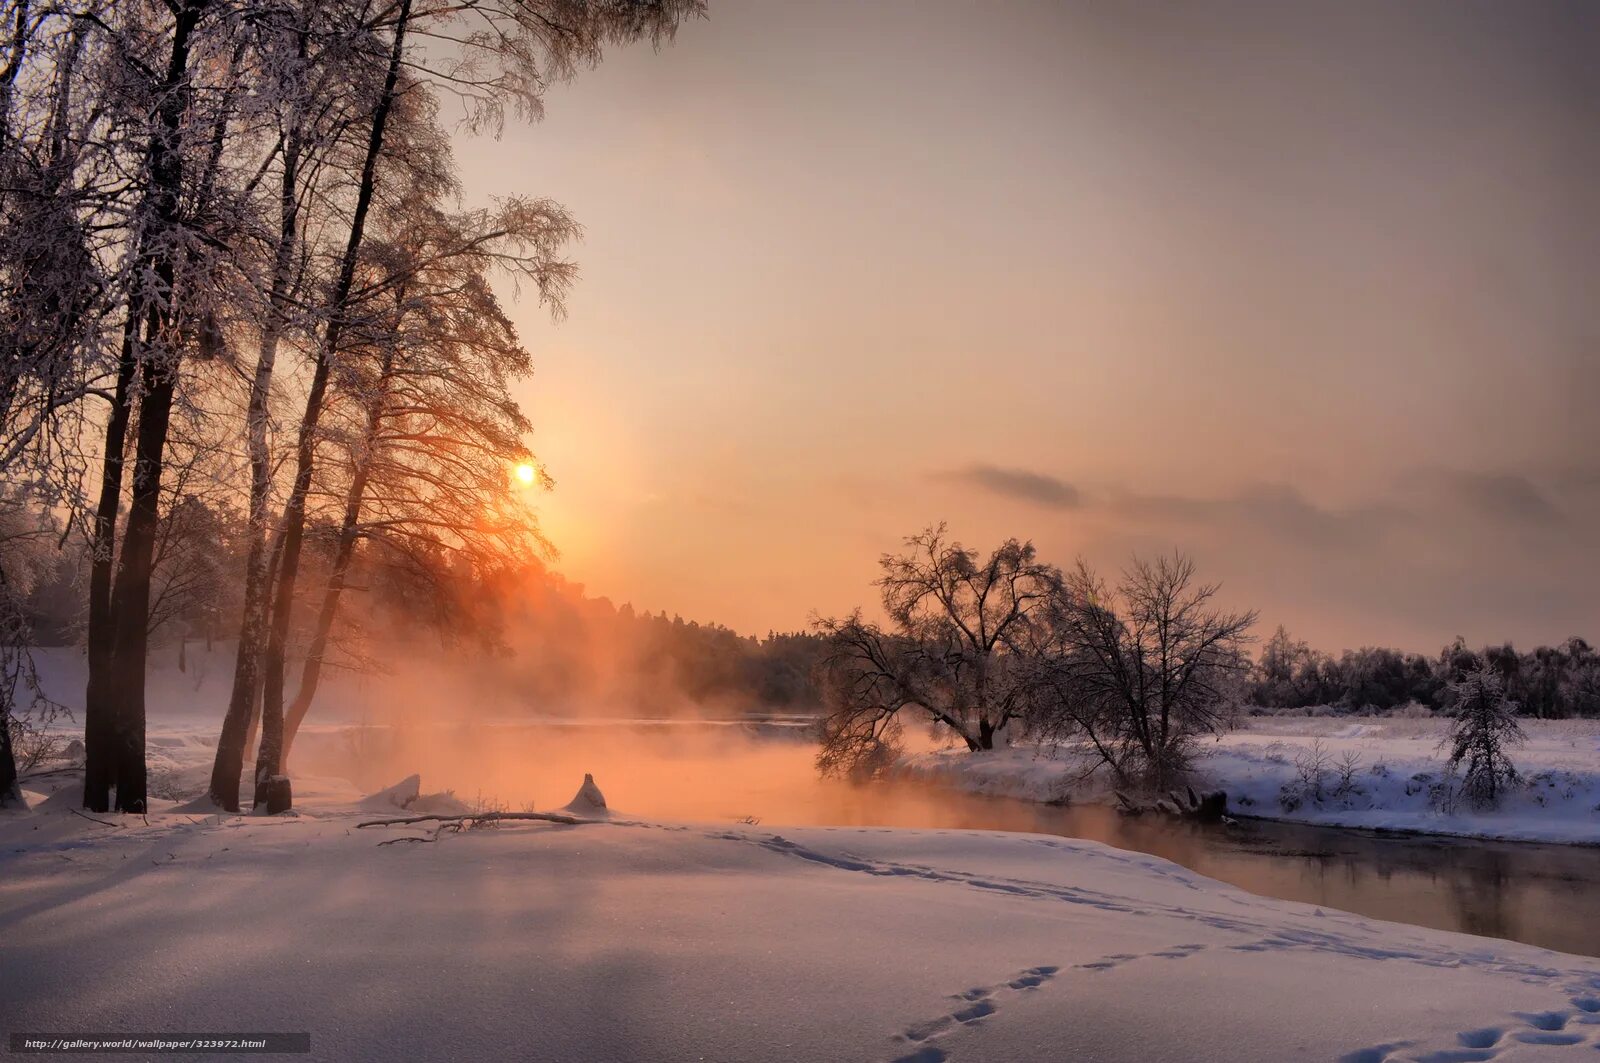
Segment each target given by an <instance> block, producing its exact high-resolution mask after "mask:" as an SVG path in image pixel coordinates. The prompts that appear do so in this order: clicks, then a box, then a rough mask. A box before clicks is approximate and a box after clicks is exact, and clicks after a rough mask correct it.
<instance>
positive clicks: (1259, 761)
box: [902, 716, 1600, 844]
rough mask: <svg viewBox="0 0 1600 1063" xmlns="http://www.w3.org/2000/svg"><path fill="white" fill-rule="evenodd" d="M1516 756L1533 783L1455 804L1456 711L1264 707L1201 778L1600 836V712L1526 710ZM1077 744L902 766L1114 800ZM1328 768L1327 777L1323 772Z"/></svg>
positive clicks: (1371, 824) (1270, 804)
mask: <svg viewBox="0 0 1600 1063" xmlns="http://www.w3.org/2000/svg"><path fill="white" fill-rule="evenodd" d="M1523 728H1524V730H1525V731H1526V732H1527V736H1528V740H1527V742H1526V743H1525V744H1524V745H1523V746H1521V747H1519V748H1517V749H1515V750H1513V752H1512V756H1513V759H1514V760H1515V762H1516V764H1517V767H1518V769H1519V770H1520V771H1521V773H1522V776H1523V783H1522V785H1521V786H1520V787H1518V788H1517V789H1516V790H1515V792H1514V793H1512V794H1511V795H1509V796H1508V797H1507V799H1506V800H1505V801H1504V802H1502V804H1501V806H1500V807H1499V808H1497V809H1494V810H1490V811H1476V810H1473V809H1470V808H1466V807H1463V806H1461V805H1460V804H1459V803H1458V804H1456V805H1455V807H1451V806H1450V803H1449V802H1448V801H1445V800H1442V797H1443V794H1442V790H1441V784H1442V783H1444V782H1445V781H1446V779H1447V767H1446V765H1445V762H1444V761H1445V755H1444V753H1443V752H1442V751H1441V750H1440V748H1439V742H1440V739H1441V737H1442V736H1443V733H1444V721H1442V720H1438V719H1421V720H1413V719H1402V718H1398V717H1383V718H1358V717H1286V716H1280V717H1253V718H1247V719H1246V720H1245V721H1244V725H1243V726H1242V727H1241V728H1240V729H1238V730H1234V731H1230V732H1228V733H1226V734H1224V735H1222V736H1221V737H1220V738H1218V739H1216V740H1214V741H1207V742H1204V743H1203V744H1202V745H1201V755H1200V757H1199V759H1198V760H1197V761H1196V765H1195V767H1196V786H1197V788H1206V789H1221V790H1225V791H1226V792H1227V794H1228V804H1229V808H1230V810H1232V811H1234V812H1237V813H1239V814H1242V815H1250V816H1259V817H1262V818H1267V819H1284V820H1291V821H1295V822H1302V823H1314V824H1320V825H1323V826H1343V827H1363V828H1371V829H1387V830H1407V831H1421V832H1425V833H1435V834H1451V835H1463V836H1472V837H1486V838H1503V839H1510V840H1521V841H1549V842H1568V843H1580V844H1600V721H1596V720H1548V721H1547V720H1525V721H1523ZM1087 767H1089V762H1088V761H1086V760H1085V759H1084V758H1083V757H1082V756H1081V755H1080V754H1079V753H1078V752H1077V751H1074V750H1058V749H1053V748H1044V749H1041V748H1038V747H1034V746H1018V747H1016V748H1012V749H1007V750H999V751H996V752H993V753H984V754H977V755H974V754H969V753H966V752H964V751H953V750H952V751H940V752H934V753H923V754H918V755H915V756H912V757H908V758H906V760H905V761H904V762H903V763H902V769H903V770H905V771H906V772H908V773H910V774H913V775H916V776H919V777H924V778H928V779H930V780H932V781H935V782H938V783H940V784H941V785H946V786H955V787H959V788H961V789H966V790H972V791H974V792H979V793H988V794H999V795H1004V796H1008V797H1022V798H1027V799H1030V800H1037V801H1051V800H1061V799H1063V798H1066V799H1079V800H1082V799H1088V800H1106V799H1109V794H1108V792H1107V791H1106V789H1105V783H1104V781H1103V780H1102V779H1101V778H1100V777H1099V774H1098V773H1097V774H1096V776H1094V777H1093V778H1091V779H1089V780H1087V781H1083V780H1082V779H1081V776H1082V774H1083V772H1084V771H1085V769H1086V768H1087ZM1319 779H1320V782H1319V781H1318V780H1319Z"/></svg>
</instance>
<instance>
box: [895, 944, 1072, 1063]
mask: <svg viewBox="0 0 1600 1063" xmlns="http://www.w3.org/2000/svg"><path fill="white" fill-rule="evenodd" d="M1060 970H1061V968H1060V967H1057V966H1054V965H1049V964H1046V965H1041V966H1038V967H1029V968H1027V969H1025V970H1022V971H1019V972H1017V973H1016V974H1015V975H1013V976H1012V977H1010V978H1008V979H1006V980H1005V981H1003V982H998V983H996V984H994V985H986V986H973V987H972V988H971V989H967V990H963V991H962V992H960V993H953V994H951V996H950V1000H951V1001H952V1002H953V1003H954V1005H955V1006H954V1007H953V1008H952V1009H951V1010H950V1011H949V1012H947V1013H945V1014H943V1015H940V1016H938V1017H937V1018H933V1019H928V1020H926V1021H924V1022H917V1023H912V1024H911V1025H910V1026H908V1027H906V1028H905V1030H904V1031H903V1032H901V1033H899V1034H897V1035H895V1040H896V1041H900V1042H905V1043H910V1044H914V1045H916V1046H917V1047H916V1048H914V1049H913V1050H912V1051H910V1052H908V1053H905V1054H903V1055H899V1056H896V1057H895V1060H894V1063H943V1061H944V1060H947V1059H949V1058H950V1054H949V1053H948V1052H947V1051H945V1050H944V1049H943V1048H942V1047H940V1046H938V1045H935V1044H932V1043H930V1042H932V1041H935V1040H937V1039H939V1038H941V1037H944V1036H946V1035H948V1034H952V1033H955V1032H957V1031H958V1030H960V1029H962V1028H963V1027H968V1026H974V1025H976V1024H977V1023H979V1022H982V1021H983V1020H984V1019H987V1018H988V1017H989V1016H991V1015H993V1014H994V1013H995V1012H997V1011H999V1010H1000V1000H999V999H998V998H1001V997H1003V996H1004V995H1007V994H1014V993H1026V992H1029V991H1031V990H1035V989H1038V988H1039V987H1040V986H1042V985H1044V983H1046V982H1048V981H1049V980H1050V979H1052V978H1054V977H1055V976H1056V974H1057V973H1058V972H1059V971H1060Z"/></svg>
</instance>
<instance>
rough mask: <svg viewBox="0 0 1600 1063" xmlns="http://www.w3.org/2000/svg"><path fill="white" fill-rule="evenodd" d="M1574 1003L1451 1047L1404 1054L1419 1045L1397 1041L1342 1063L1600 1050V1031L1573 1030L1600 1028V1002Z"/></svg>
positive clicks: (1464, 1060) (1455, 1061)
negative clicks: (1514, 1050)
mask: <svg viewBox="0 0 1600 1063" xmlns="http://www.w3.org/2000/svg"><path fill="white" fill-rule="evenodd" d="M1571 1004H1572V1010H1570V1011H1568V1010H1554V1011H1518V1012H1513V1013H1512V1017H1513V1018H1514V1019H1516V1020H1517V1024H1516V1025H1506V1026H1485V1027H1482V1028H1480V1029H1476V1030H1463V1031H1462V1032H1460V1033H1458V1034H1456V1044H1455V1045H1454V1046H1453V1047H1450V1048H1441V1049H1438V1050H1436V1051H1423V1052H1417V1053H1406V1054H1401V1053H1402V1052H1403V1050H1405V1049H1409V1048H1411V1047H1412V1046H1414V1045H1415V1044H1416V1042H1415V1041H1393V1042H1390V1043H1388V1044H1382V1045H1373V1046H1372V1047H1371V1048H1362V1049H1358V1050H1357V1051H1354V1052H1350V1053H1348V1054H1346V1055H1344V1056H1341V1057H1340V1060H1339V1063H1398V1061H1400V1060H1406V1061H1414V1063H1482V1061H1485V1060H1492V1059H1495V1058H1496V1057H1498V1056H1499V1055H1500V1053H1501V1052H1503V1051H1505V1050H1506V1049H1507V1048H1511V1047H1514V1046H1516V1045H1538V1046H1540V1047H1546V1048H1561V1047H1566V1046H1572V1045H1585V1044H1587V1045H1590V1046H1591V1047H1594V1048H1600V1029H1597V1030H1596V1031H1595V1032H1592V1033H1591V1032H1589V1031H1587V1030H1574V1029H1571V1028H1570V1027H1574V1026H1592V1027H1600V999H1597V998H1595V997H1592V996H1587V995H1583V994H1579V995H1575V996H1573V997H1572V998H1571Z"/></svg>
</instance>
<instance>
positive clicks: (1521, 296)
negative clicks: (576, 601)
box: [458, 0, 1600, 650]
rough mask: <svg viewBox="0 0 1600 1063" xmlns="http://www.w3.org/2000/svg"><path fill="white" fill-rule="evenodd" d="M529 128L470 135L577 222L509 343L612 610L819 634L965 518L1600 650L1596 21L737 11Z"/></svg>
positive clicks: (1505, 7) (1203, 6)
mask: <svg viewBox="0 0 1600 1063" xmlns="http://www.w3.org/2000/svg"><path fill="white" fill-rule="evenodd" d="M547 106H548V116H547V118H546V119H545V120H544V121H543V122H542V123H540V124H538V125H536V126H516V125H510V124H508V126H507V129H506V132H505V135H504V136H503V137H502V138H501V139H500V140H498V141H495V140H486V139H469V138H465V137H462V138H459V139H458V151H459V153H460V156H461V160H462V162H463V164H464V167H463V168H464V170H465V173H466V182H467V188H468V191H469V196H470V197H471V198H473V199H477V198H481V197H483V196H488V195H505V194H510V193H524V194H533V195H545V196H550V197H552V198H555V199H557V200H559V201H561V202H562V203H564V204H565V205H566V206H568V207H569V208H571V209H572V210H573V211H574V212H575V213H576V214H577V216H578V217H579V219H580V220H581V221H582V222H583V223H584V225H585V227H586V230H587V235H586V239H585V241H584V243H583V244H582V246H581V247H579V248H578V249H577V253H576V257H577V258H578V259H579V261H580V262H581V264H582V268H583V275H582V279H581V280H580V282H579V286H578V288H577V290H576V291H575V293H574V294H573V297H572V299H571V303H570V316H569V318H568V320H567V321H566V322H564V323H562V324H560V325H558V326H552V325H550V324H549V323H548V322H547V321H546V320H545V319H544V318H543V316H542V315H541V313H540V312H539V311H538V309H537V308H536V307H535V306H533V305H532V303H531V302H524V303H522V304H520V305H519V306H518V307H517V308H516V314H515V316H516V318H517V320H518V321H519V322H520V324H521V326H522V328H523V330H524V336H525V338H526V340H527V341H528V342H529V345H530V346H531V348H532V349H533V351H534V354H535V359H536V362H537V365H538V366H539V372H538V375H537V377H536V378H535V380H534V382H533V383H532V384H531V385H530V387H529V389H528V391H527V399H528V404H529V406H530V408H531V411H532V413H533V416H534V420H535V422H536V424H537V426H538V428H537V433H536V436H535V440H534V443H535V449H536V450H537V452H538V453H539V454H540V455H541V456H542V457H543V458H544V459H545V461H546V462H547V463H548V464H549V465H550V468H551V471H552V472H553V474H554V475H555V477H556V480H557V489H556V490H555V492H554V493H552V494H551V495H550V496H549V497H548V500H547V502H546V504H545V505H544V507H543V509H544V519H545V522H546V530H547V531H548V533H549V534H550V536H551V537H552V539H553V540H554V541H555V542H556V544H557V545H558V547H559V548H560V549H561V551H562V558H561V561H560V563H559V567H560V568H561V569H562V570H563V571H564V572H566V573H567V574H569V575H570V576H572V577H573V578H575V579H578V580H580V581H582V582H585V583H586V584H587V585H588V586H589V588H590V590H591V593H595V594H604V595H608V596H610V597H612V598H613V599H615V600H617V601H618V602H621V601H625V600H628V601H632V602H633V603H635V605H636V606H638V607H641V608H648V609H651V610H656V609H665V610H667V611H668V612H669V613H673V612H678V613H682V614H683V615H684V616H685V617H686V618H694V619H700V620H718V621H721V622H723V623H726V624H728V625H730V626H733V627H735V628H738V629H741V630H745V631H759V632H765V631H766V630H767V629H768V628H779V629H783V628H795V627H799V626H802V625H804V624H805V622H806V620H807V617H808V614H809V613H811V612H812V611H813V610H818V611H821V612H824V613H830V612H840V611H844V610H847V609H848V608H850V607H851V606H852V605H854V604H857V603H863V602H868V601H870V600H871V599H872V588H871V587H870V586H869V583H870V581H871V580H872V578H873V577H874V575H875V571H876V559H877V557H878V555H879V554H880V553H881V552H883V551H884V550H887V549H891V548H893V547H894V546H895V545H896V544H897V542H898V540H899V539H900V538H901V537H903V536H904V535H906V534H909V533H911V532H913V531H916V530H918V529H919V528H921V527H923V526H924V525H926V524H928V523H930V522H933V521H937V520H947V521H948V522H949V523H950V526H951V529H952V531H953V532H954V533H955V534H956V535H957V536H958V537H960V538H961V539H963V540H964V541H967V542H968V543H970V544H973V545H982V546H985V547H987V546H990V545H992V544H993V543H995V542H996V541H998V540H999V539H1001V538H1004V537H1006V536H1017V537H1019V538H1032V539H1033V540H1034V541H1035V542H1036V543H1037V544H1038V545H1039V547H1040V549H1041V552H1042V553H1043V554H1044V555H1045V556H1046V557H1047V558H1050V559H1053V560H1057V561H1059V562H1061V563H1063V564H1065V563H1067V562H1070V561H1071V560H1072V558H1073V557H1074V556H1075V555H1077V554H1080V553H1081V554H1083V555H1085V556H1087V557H1088V558H1089V559H1091V560H1092V561H1094V562H1096V563H1098V564H1101V565H1104V566H1106V567H1108V568H1113V569H1114V568H1116V567H1119V566H1120V565H1121V564H1122V563H1123V562H1124V561H1125V559H1126V558H1127V556H1128V555H1129V553H1130V552H1132V551H1139V552H1141V553H1148V552H1154V551H1159V550H1167V549H1171V548H1173V547H1180V548H1182V549H1184V550H1187V551H1189V552H1191V553H1193V554H1194V555H1195V556H1196V558H1197V560H1198V561H1199V563H1200V566H1201V570H1202V572H1203V573H1205V574H1207V575H1209V576H1211V577H1214V578H1216V579H1219V580H1221V581H1222V582H1223V584H1224V588H1225V594H1226V595H1227V597H1228V598H1229V600H1230V601H1231V602H1232V603H1234V604H1238V605H1243V606H1251V607H1255V608H1259V609H1260V610H1261V613H1262V620H1263V627H1264V629H1265V631H1270V629H1271V627H1272V626H1273V625H1275V624H1277V623H1279V622H1281V623H1284V624H1286V625H1288V627H1289V628H1290V629H1291V631H1293V632H1294V633H1296V634H1297V635H1300V636H1301V637H1305V638H1308V639H1310V640H1311V641H1313V642H1314V643H1316V644H1319V645H1322V646H1324V647H1325V648H1329V649H1337V648H1339V647H1343V646H1346V645H1360V644H1375V643H1382V644H1397V645H1401V646H1405V647H1408V648H1415V649H1424V650H1433V649H1436V648H1437V647H1438V646H1439V645H1440V644H1441V643H1442V642H1443V641H1445V640H1447V639H1448V638H1450V637H1451V636H1453V635H1455V634H1457V633H1461V634H1464V635H1466V636H1467V637H1468V638H1469V639H1471V640H1473V641H1478V640H1487V639H1507V638H1509V639H1513V640H1515V641H1517V642H1518V643H1521V644H1531V643H1533V642H1536V641H1548V640H1556V639H1560V638H1563V637H1565V636H1567V635H1569V634H1573V633H1577V632H1582V633H1584V634H1586V635H1588V636H1589V637H1591V639H1596V640H1600V420H1597V417H1600V411H1597V406H1600V206H1597V196H1600V5H1596V4H1593V3H1586V2H1581V0H1572V2H1570V3H1562V4H1556V3H1540V2H1534V0H1517V2H1514V3H1505V2H1495V3H1467V2H1462V0H1436V2H1426V3H1417V2H1406V3H1398V2H1391V0H1382V2H1378V0H1373V2H1349V0H1329V2H1320V3H1305V2H1293V3H1285V2H1279V0H1262V2H1259V3H1186V4H1171V3H1164V2H1163V3H1126V2H1119V3H1095V2H1087V0H1085V2H1082V3H1073V4H1064V3H1040V4H1020V3H1019V4H1010V3H996V2H977V0H969V2H935V0H917V2H910V0H907V2H862V0H810V2H807V3H780V2H776V0H772V2H765V0H763V2H752V0H744V2H741V0H713V10H712V12H711V17H710V19H709V20H708V21H705V22H698V23H694V24H690V25H688V26H686V27H685V28H684V29H683V31H682V32H681V33H680V34H679V37H678V40H677V42H676V43H675V44H673V45H672V46H670V47H667V48H665V49H663V50H662V51H661V52H660V53H659V54H654V53H652V52H651V51H650V50H649V49H647V48H645V49H634V50H631V51H626V52H617V53H614V54H613V55H612V56H610V57H609V58H608V59H607V61H606V63H605V64H604V65H603V66H602V67H600V68H599V69H597V70H594V71H591V72H587V73H584V74H583V75H581V76H580V78H579V79H578V80H577V81H576V82H574V83H573V84H571V85H570V86H563V87H560V88H557V89H556V90H554V91H553V92H552V93H551V94H550V96H549V98H548V101H547ZM1265 631H1264V633H1265Z"/></svg>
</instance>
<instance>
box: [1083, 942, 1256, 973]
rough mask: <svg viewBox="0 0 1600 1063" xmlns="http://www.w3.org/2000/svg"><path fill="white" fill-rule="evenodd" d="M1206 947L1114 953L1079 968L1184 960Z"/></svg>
mask: <svg viewBox="0 0 1600 1063" xmlns="http://www.w3.org/2000/svg"><path fill="white" fill-rule="evenodd" d="M1234 947H1237V946H1234ZM1204 948H1205V946H1204V945H1174V946H1172V947H1171V948H1168V949H1157V950H1156V951H1155V952H1144V953H1139V954H1137V955H1136V954H1134V953H1131V952H1114V953H1112V954H1111V955H1109V956H1102V957H1100V959H1098V960H1091V961H1090V962H1088V963H1080V964H1078V966H1079V967H1081V968H1083V969H1084V970H1086V971H1109V970H1111V969H1112V968H1113V967H1121V966H1122V965H1123V964H1125V963H1128V962H1129V961H1131V960H1147V959H1152V958H1158V959H1163V960H1182V959H1187V958H1188V957H1190V956H1193V955H1194V954H1195V953H1197V952H1199V951H1201V950H1202V949H1204Z"/></svg>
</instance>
